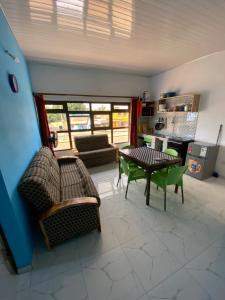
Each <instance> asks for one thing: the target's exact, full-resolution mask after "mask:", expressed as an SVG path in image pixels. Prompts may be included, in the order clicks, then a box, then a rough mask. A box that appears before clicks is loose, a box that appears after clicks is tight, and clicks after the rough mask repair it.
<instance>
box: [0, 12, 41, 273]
mask: <svg viewBox="0 0 225 300" xmlns="http://www.w3.org/2000/svg"><path fill="white" fill-rule="evenodd" d="M4 48H6V49H8V50H9V51H10V52H11V53H13V54H14V55H16V56H17V57H18V58H19V60H20V63H19V64H16V63H15V62H14V61H13V60H12V58H10V57H9V56H8V55H7V54H5V52H4ZM8 73H13V74H15V75H16V77H17V81H18V85H19V93H17V94H14V93H13V92H12V91H11V89H10V87H9V84H8ZM40 146H41V140H40V136H39V129H38V123H37V118H36V113H35V107H34V103H33V97H32V90H31V84H30V78H29V74H28V70H27V65H26V61H25V58H24V56H23V53H22V51H21V50H20V48H19V46H18V44H17V42H16V40H15V38H14V36H13V33H12V31H11V29H10V27H9V25H8V23H7V21H6V19H5V16H4V14H3V12H2V11H1V9H0V221H1V224H2V227H3V230H4V232H5V234H6V237H7V240H8V242H9V245H10V248H11V250H12V252H13V255H14V258H15V260H16V264H17V266H18V267H19V268H21V267H24V266H26V265H29V264H31V261H32V250H33V238H32V232H31V226H30V221H29V215H28V213H27V207H26V205H25V203H24V202H23V200H22V199H21V198H20V196H19V194H18V192H17V185H18V182H19V180H20V178H21V176H22V175H23V173H24V171H25V169H26V168H27V166H28V164H29V163H30V161H31V159H32V157H33V156H34V154H35V153H36V152H37V150H38V149H39V148H40Z"/></svg>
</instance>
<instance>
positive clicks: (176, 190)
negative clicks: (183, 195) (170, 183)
mask: <svg viewBox="0 0 225 300" xmlns="http://www.w3.org/2000/svg"><path fill="white" fill-rule="evenodd" d="M174 193H175V194H177V193H178V185H177V184H176V185H175V190H174Z"/></svg>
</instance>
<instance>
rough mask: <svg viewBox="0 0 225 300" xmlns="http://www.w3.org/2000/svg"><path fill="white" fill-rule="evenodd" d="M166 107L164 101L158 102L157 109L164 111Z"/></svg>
mask: <svg viewBox="0 0 225 300" xmlns="http://www.w3.org/2000/svg"><path fill="white" fill-rule="evenodd" d="M165 109H166V103H163V104H159V111H165Z"/></svg>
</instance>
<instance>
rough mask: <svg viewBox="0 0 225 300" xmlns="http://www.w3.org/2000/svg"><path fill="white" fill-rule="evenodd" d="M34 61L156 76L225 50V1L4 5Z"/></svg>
mask: <svg viewBox="0 0 225 300" xmlns="http://www.w3.org/2000/svg"><path fill="white" fill-rule="evenodd" d="M0 1H1V4H2V6H3V9H4V11H5V13H6V16H7V18H8V20H9V23H10V25H11V27H12V29H13V31H14V33H15V35H16V38H17V40H18V41H19V43H20V46H21V47H22V49H23V51H24V53H25V55H26V56H27V57H28V58H30V59H36V60H43V61H49V62H60V63H69V64H74V65H78V64H79V65H85V66H97V67H103V68H115V69H120V70H129V71H132V72H137V73H140V74H145V75H146V74H147V75H152V74H156V73H159V72H162V71H164V70H167V69H170V68H172V67H174V66H177V65H180V64H183V63H185V62H188V61H190V60H193V59H196V58H199V57H201V56H204V55H208V54H210V53H213V52H216V51H220V50H224V49H225V0H0Z"/></svg>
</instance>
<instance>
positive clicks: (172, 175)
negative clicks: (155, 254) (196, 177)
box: [166, 166, 188, 185]
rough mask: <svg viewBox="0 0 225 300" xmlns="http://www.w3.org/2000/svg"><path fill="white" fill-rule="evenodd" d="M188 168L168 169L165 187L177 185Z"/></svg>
mask: <svg viewBox="0 0 225 300" xmlns="http://www.w3.org/2000/svg"><path fill="white" fill-rule="evenodd" d="M187 167H188V166H181V167H175V168H168V174H167V180H166V181H167V185H172V184H178V183H179V182H180V180H181V179H182V177H183V175H184V173H185V172H186V170H187Z"/></svg>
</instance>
